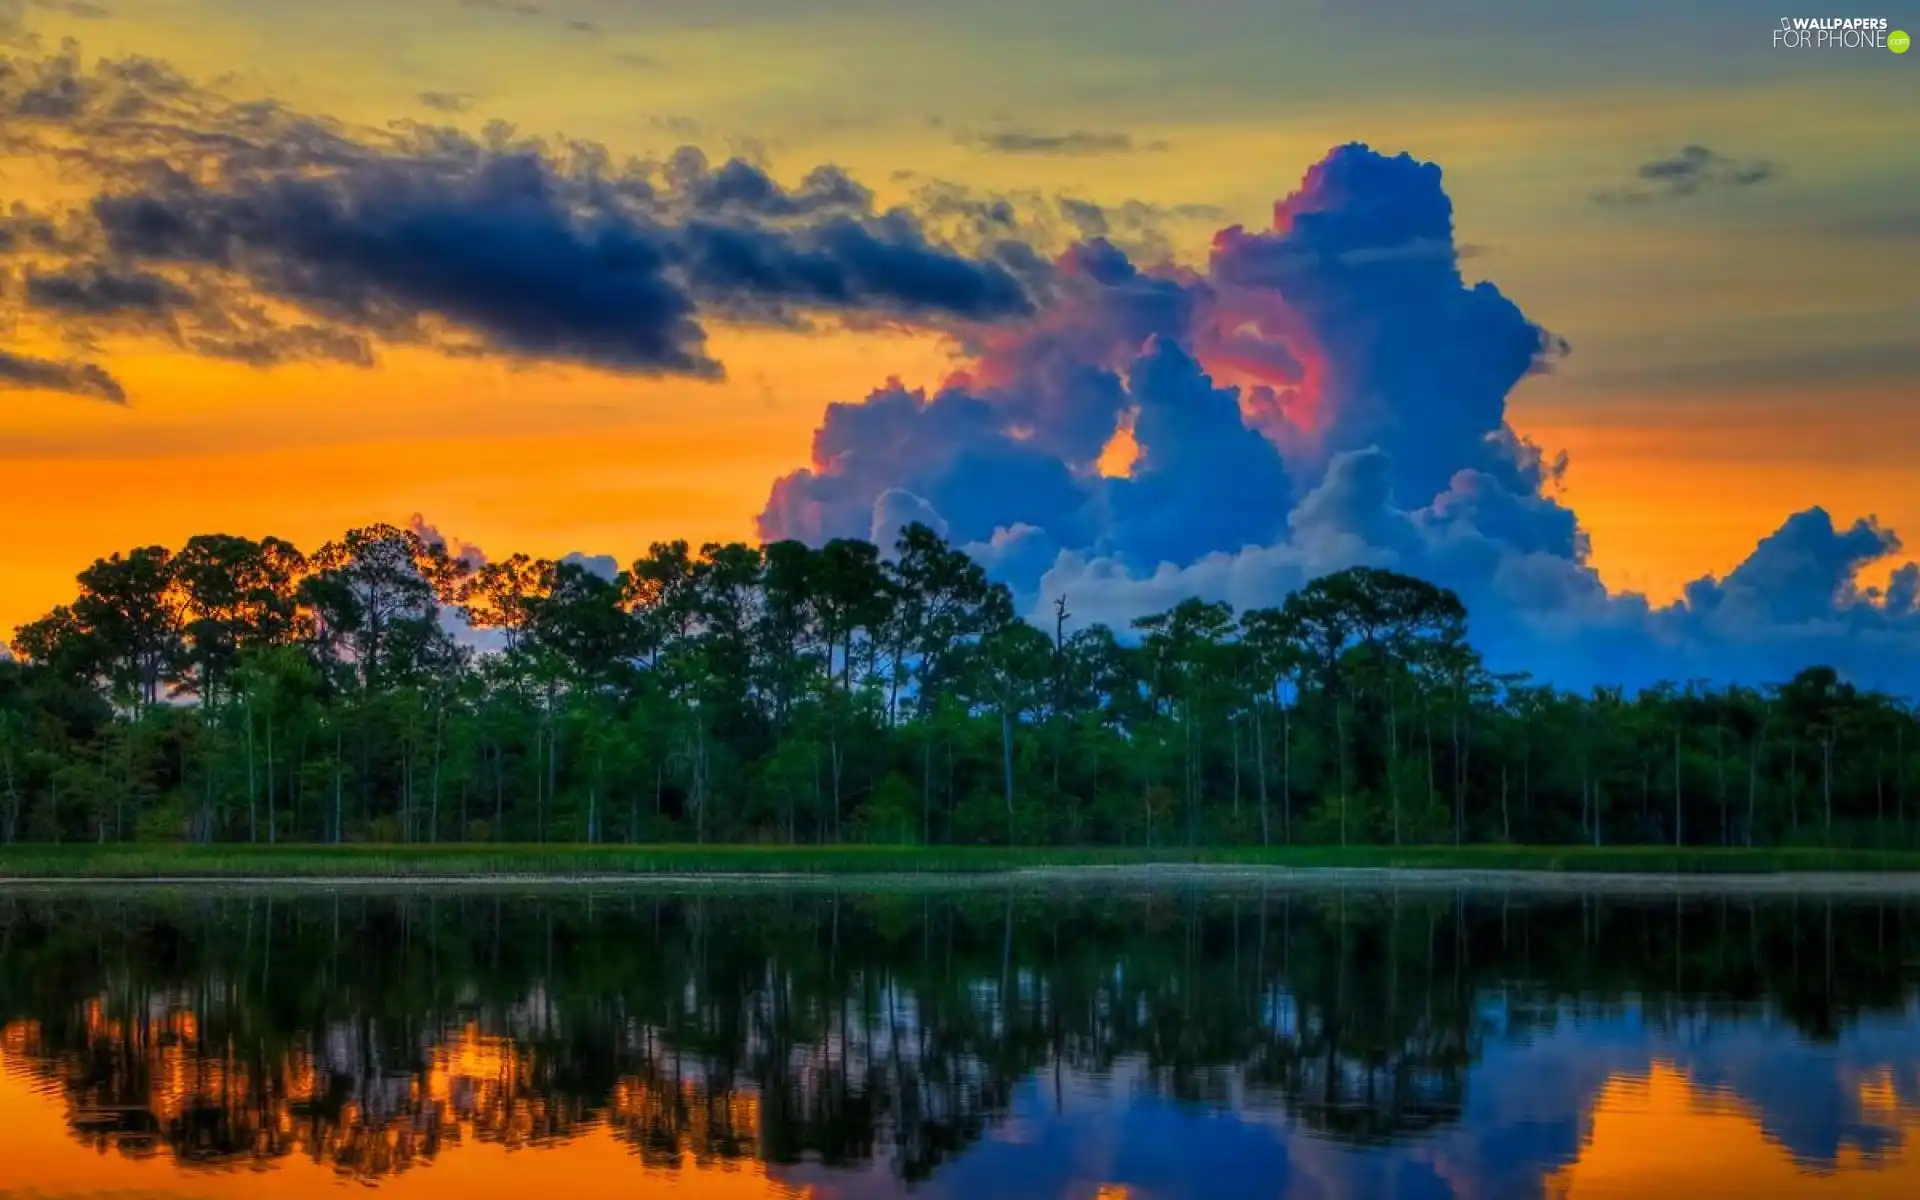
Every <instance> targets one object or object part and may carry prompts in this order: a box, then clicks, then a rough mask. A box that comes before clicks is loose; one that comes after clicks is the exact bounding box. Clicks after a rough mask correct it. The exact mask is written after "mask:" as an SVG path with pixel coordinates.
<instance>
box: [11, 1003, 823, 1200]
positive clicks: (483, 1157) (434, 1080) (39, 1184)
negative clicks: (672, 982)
mask: <svg viewBox="0 0 1920 1200" xmlns="http://www.w3.org/2000/svg"><path fill="white" fill-rule="evenodd" d="M12 1032H14V1033H15V1036H14V1037H12V1038H9V1039H8V1040H9V1042H10V1043H11V1044H15V1045H17V1044H18V1033H17V1031H12ZM16 1059H17V1053H16V1054H14V1055H11V1056H10V1054H9V1051H8V1050H6V1049H0V1196H8V1195H25V1196H35V1195H44V1196H64V1195H75V1194H81V1195H93V1194H108V1195H111V1194H115V1193H126V1194H139V1195H146V1196H169V1197H172V1196H178V1197H183V1198H207V1200H212V1198H216V1197H257V1196H260V1195H262V1194H271V1195H273V1196H276V1197H281V1196H284V1197H288V1198H289V1200H303V1198H308V1197H320V1196H338V1195H339V1194H340V1187H341V1185H342V1183H343V1182H352V1177H351V1176H348V1175H345V1174H343V1173H342V1172H341V1171H339V1170H336V1169H335V1168H334V1167H333V1166H332V1165H331V1164H328V1163H316V1162H314V1161H313V1160H312V1159H311V1158H309V1157H304V1156H302V1155H299V1154H293V1155H287V1156H283V1157H280V1158H278V1159H275V1160H274V1161H273V1162H272V1163H271V1165H263V1166H257V1167H246V1166H236V1167H232V1168H226V1169H183V1168H181V1167H179V1166H177V1165H175V1164H174V1163H173V1162H172V1161H171V1160H170V1159H169V1158H168V1156H167V1155H166V1154H165V1153H164V1152H163V1153H159V1154H154V1155H149V1156H135V1155H128V1154H124V1153H120V1152H116V1151H115V1150H113V1149H104V1150H102V1149H95V1148H94V1147H93V1146H91V1145H87V1144H83V1143H82V1142H80V1141H78V1140H76V1139H75V1137H74V1136H73V1133H72V1131H71V1130H70V1129H69V1127H68V1124H67V1121H68V1113H67V1111H66V1106H65V1105H64V1104H63V1103H62V1101H61V1100H60V1098H59V1097H58V1096H57V1095H48V1094H47V1093H45V1092H44V1091H39V1090H36V1089H35V1087H34V1086H33V1083H32V1079H31V1076H30V1075H29V1074H28V1072H27V1070H26V1069H25V1068H24V1066H23V1064H22V1063H20V1062H19V1061H16ZM173 1061H175V1062H176V1065H178V1060H177V1059H176V1060H173ZM502 1070H503V1064H502V1063H501V1061H500V1060H499V1058H498V1056H497V1055H496V1054H490V1053H489V1052H488V1050H487V1048H486V1047H484V1046H477V1045H474V1044H472V1043H471V1042H469V1043H464V1044H456V1045H454V1046H451V1047H443V1048H442V1050H441V1052H440V1054H439V1055H438V1056H437V1060H436V1063H435V1070H434V1071H433V1073H432V1074H431V1075H430V1077H429V1082H428V1085H427V1086H428V1088H429V1090H431V1091H439V1092H441V1093H442V1096H441V1097H440V1098H444V1092H445V1090H446V1088H447V1078H448V1076H449V1074H452V1075H456V1076H463V1077H466V1078H473V1077H480V1078H485V1077H487V1076H488V1075H489V1074H497V1073H499V1072H501V1071H502ZM160 1086H161V1088H162V1090H163V1091H164V1090H165V1088H166V1084H165V1082H164V1081H161V1082H160ZM201 1086H203V1087H204V1086H205V1081H204V1079H202V1080H201ZM392 1135H393V1131H391V1130H389V1131H388V1135H387V1136H388V1138H389V1140H391V1137H392ZM377 1186H378V1189H379V1192H380V1194H381V1195H383V1196H393V1197H397V1198H402V1200H405V1198H408V1197H436V1198H438V1197H447V1196H458V1197H462V1198H464V1200H526V1198H527V1197H529V1196H540V1195H552V1196H564V1197H568V1198H569V1200H602V1198H606V1200H613V1198H614V1197H619V1198H621V1200H627V1198H630V1197H671V1196H700V1197H711V1198H713V1200H804V1198H806V1197H809V1196H811V1195H812V1191H811V1189H807V1188H795V1187H792V1186H789V1185H787V1184H783V1183H781V1182H779V1181H777V1180H773V1179H769V1178H768V1177H767V1175H766V1173H765V1171H764V1169H763V1168H761V1167H760V1165H759V1164H757V1163H754V1162H751V1161H748V1162H737V1163H727V1164H718V1163H707V1162H701V1161H700V1160H699V1159H698V1158H697V1157H696V1156H695V1155H694V1154H693V1153H692V1152H691V1151H689V1152H686V1153H684V1154H682V1156H681V1159H680V1164H679V1167H678V1169H677V1170H672V1171H664V1170H658V1169H654V1168H651V1167H649V1166H647V1165H645V1164H643V1163H642V1162H641V1161H640V1159H639V1158H638V1156H636V1155H635V1154H634V1153H633V1151H632V1149H631V1147H629V1146H627V1145H624V1144H622V1143H621V1142H620V1141H619V1140H618V1139H616V1138H615V1137H614V1135H613V1133H612V1132H611V1130H609V1129H608V1128H607V1127H606V1126H605V1125H604V1124H598V1123H597V1124H595V1125H593V1126H591V1127H589V1128H588V1129H586V1130H585V1131H583V1132H582V1133H580V1134H579V1135H578V1136H576V1137H573V1138H571V1139H569V1140H568V1141H567V1142H566V1143H565V1145H564V1147H562V1148H558V1149H556V1148H551V1147H544V1148H529V1147H527V1146H525V1145H520V1144H516V1143H514V1142H513V1141H511V1140H510V1141H508V1142H505V1143H502V1142H497V1141H487V1140H481V1139H478V1138H473V1137H468V1138H466V1139H464V1140H462V1141H461V1142H460V1144H458V1145H457V1146H452V1147H443V1148H442V1150H441V1152H440V1153H439V1154H437V1155H435V1156H434V1157H433V1158H432V1159H431V1161H427V1162H417V1163H415V1164H414V1165H412V1166H409V1167H407V1168H405V1169H404V1170H401V1171H399V1172H397V1173H394V1174H385V1175H382V1176H381V1177H380V1179H379V1181H378V1184H377Z"/></svg>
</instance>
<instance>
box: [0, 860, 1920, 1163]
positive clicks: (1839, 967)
mask: <svg viewBox="0 0 1920 1200" xmlns="http://www.w3.org/2000/svg"><path fill="white" fill-rule="evenodd" d="M1917 974H1920V907H1917V906H1914V905H1911V904H1908V903H1905V902H1898V903H1895V902H1889V903H1879V904H1875V903H1870V902H1869V903H1861V902H1857V901H1842V900H1834V901H1827V900H1825V899H1820V898H1802V899H1800V900H1799V901H1797V902H1795V901H1775V900H1761V901H1749V900H1745V899H1737V900H1727V901H1724V902H1723V901H1720V900H1715V899H1707V900H1700V899H1689V900H1686V901H1683V902H1676V901H1675V900H1673V899H1671V898H1664V899H1659V900H1649V901H1647V902H1644V903H1633V902H1624V903H1623V902H1620V901H1613V900H1609V901H1600V900H1596V899H1582V898H1581V897H1578V896H1573V897H1539V898H1531V899H1528V898H1522V897H1519V896H1507V897H1502V896H1499V895H1488V896H1478V897H1476V896H1460V895H1455V894H1453V893H1443V894H1437V893H1417V892H1407V893H1400V894H1397V895H1396V894H1383V893H1369V892H1358V891H1351V892H1345V893H1314V892H1302V891H1282V890H1274V891H1268V892H1264V893H1263V892H1260V891H1257V890H1255V891H1246V890H1242V891H1238V892H1233V891H1211V890H1209V891H1194V892H1186V891H1156V892H1151V893H1144V894H1126V895H1121V894H1112V893H1093V892H1062V891H1055V892H1044V893H1042V892H1022V893H1013V894H1007V893H1000V892H982V891H973V892H968V893H955V894H944V893H921V892H903V893H891V894H884V895H858V894H842V895H837V896H836V895H833V894H830V893H826V892H806V893H795V894H776V893H761V894H756V895H745V896H740V895H735V896H727V895H723V894H721V893H717V892H707V893H698V892H682V893H679V894H674V893H668V892H657V891H635V892H614V893H599V894H595V895H592V896H588V895H585V894H582V893H578V892H568V893H547V894H544V895H542V894H499V895H495V894H491V893H476V892H440V893H416V894H412V895H377V894H367V893H361V892H354V891H347V892H341V893H303V894H297V895H296V894H276V895H272V896H269V895H267V894H265V893H255V894H251V895H249V894H247V893H243V892H229V893H224V894H213V895H206V894H201V895H194V894H189V893H184V892H179V893H170V894H158V893H140V894H136V893H119V894H103V893H92V894H86V893H51V892H49V893H39V894H26V893H21V894H12V895H8V894H5V893H0V1026H3V1028H0V1196H7V1197H26V1196H37V1197H45V1196H60V1197H83V1196H85V1197H105V1196H109V1195H112V1196H120V1197H126V1196H141V1197H147V1198H152V1200H157V1198H161V1197H165V1198H169V1200H171V1198H185V1197H193V1198H195V1200H203V1198H210V1197H228V1196H273V1197H290V1198H298V1197H305V1196H320V1195H329V1196H332V1195H339V1194H342V1193H341V1189H342V1187H362V1186H364V1187H365V1188H371V1189H372V1190H374V1191H377V1192H379V1193H381V1194H383V1195H385V1196H392V1197H459V1198H460V1200H485V1198H488V1197H515V1198H516V1200H525V1198H526V1197H536V1196H541V1197H543V1196H552V1197H555V1198H556V1200H591V1198H596V1197H616V1196H617V1197H623V1198H629V1200H630V1198H633V1197H653V1196H679V1195H686V1196H714V1197H742V1198H745V1197H789V1196H794V1197H797V1196H809V1197H842V1196H844V1197H859V1198H874V1200H879V1198H884V1197H893V1196H901V1195H907V1194H914V1195H925V1196H930V1197H955V1198H960V1197H966V1198H972V1197H1084V1198H1092V1197H1206V1198H1207V1200H1228V1198H1231V1197H1255V1196H1259V1197H1272V1196H1288V1197H1336V1196H1339V1197H1344V1196H1359V1197H1376V1196H1378V1197H1390V1196H1410V1197H1441V1196H1458V1197H1472V1198H1476V1200H1479V1198H1505V1197H1521V1196H1529V1195H1535V1196H1554V1197H1562V1196H1566V1197H1587V1196H1608V1195H1632V1196H1635V1197H1641V1198H1644V1197H1650V1196H1665V1195H1688V1196H1723V1195H1724V1196H1738V1197H1742V1198H1743V1200H1752V1198H1757V1197H1769V1196H1785V1197H1793V1196H1800V1195H1808V1196H1903V1197H1904V1196H1914V1195H1920V1006H1917V1005H1916V1001H1915V990H1914V983H1915V977H1916V975H1917Z"/></svg>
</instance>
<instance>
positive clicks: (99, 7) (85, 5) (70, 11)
mask: <svg viewBox="0 0 1920 1200" xmlns="http://www.w3.org/2000/svg"><path fill="white" fill-rule="evenodd" d="M32 3H33V7H35V8H37V9H39V10H40V11H42V12H51V13H60V14H61V15H63V16H68V17H77V18H79V19H80V20H82V21H99V20H103V19H104V18H107V17H111V16H112V15H113V10H112V9H110V8H108V7H107V6H106V5H104V4H95V3H94V2H93V0H32Z"/></svg>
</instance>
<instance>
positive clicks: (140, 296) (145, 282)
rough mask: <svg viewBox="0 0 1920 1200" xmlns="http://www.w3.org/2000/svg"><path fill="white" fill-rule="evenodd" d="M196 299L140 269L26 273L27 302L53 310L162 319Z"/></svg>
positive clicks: (168, 281) (99, 268)
mask: <svg viewBox="0 0 1920 1200" xmlns="http://www.w3.org/2000/svg"><path fill="white" fill-rule="evenodd" d="M193 302H194V297H193V293H191V292H189V291H188V290H187V289H185V288H183V287H181V286H180V285H178V284H176V283H174V282H173V281H172V280H169V279H166V278H164V277H162V276H159V275H152V274H147V273H145V272H140V271H131V272H124V273H122V272H115V271H111V270H108V269H106V268H104V267H100V266H85V267H74V268H70V269H68V270H65V271H60V272H56V273H54V274H50V275H41V274H37V273H30V274H28V276H27V303H29V304H31V305H33V306H34V307H36V308H40V309H45V310H48V311H51V312H61V313H72V314H76V315H82V316H108V315H113V314H126V315H131V316H136V317H147V318H161V317H165V316H166V315H167V314H169V313H171V312H174V311H176V310H179V309H182V308H186V307H189V306H190V305H192V304H193Z"/></svg>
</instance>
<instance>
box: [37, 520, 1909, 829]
mask: <svg viewBox="0 0 1920 1200" xmlns="http://www.w3.org/2000/svg"><path fill="white" fill-rule="evenodd" d="M1049 605H1050V609H1051V613H1052V619H1051V620H1050V621H1049V622H1048V623H1047V625H1045V626H1043V625H1041V624H1036V623H1035V622H1033V621H1030V620H1028V619H1025V618H1024V617H1023V616H1022V615H1021V614H1020V613H1019V612H1018V611H1017V609H1016V605H1015V602H1014V599H1013V597H1012V595H1011V593H1010V592H1009V591H1008V589H1007V588H1006V587H1005V586H1004V585H1001V584H999V583H996V582H994V581H992V580H990V579H989V578H988V576H987V573H986V571H985V570H984V568H983V567H982V566H981V564H979V563H978V562H976V561H975V560H973V559H972V558H970V557H969V556H968V555H967V554H965V553H964V552H963V551H961V550H960V549H958V548H956V547H954V546H951V545H948V544H947V543H946V542H944V541H943V540H942V538H941V537H940V536H939V535H938V534H936V533H935V532H934V531H932V530H930V529H928V528H926V527H925V526H920V525H909V526H907V527H906V528H905V529H904V530H903V531H902V532H901V534H900V537H899V539H898V542H897V544H896V545H894V546H892V547H887V548H883V547H880V546H877V545H874V544H873V543H870V542H865V541H858V540H835V541H831V542H828V543H827V544H825V545H824V546H820V547H817V548H815V547H809V546H806V545H803V544H801V543H798V542H790V541H783V542H776V543H772V544H769V545H766V546H758V547H757V546H751V545H745V544H738V543H735V544H726V545H719V544H709V545H706V546H703V547H700V548H698V549H697V550H696V549H693V548H691V547H689V546H688V545H687V543H685V542H670V543H659V544H655V545H654V546H652V547H651V549H650V550H649V551H648V553H647V554H646V555H645V556H643V557H641V558H639V559H638V560H636V561H635V562H633V563H632V564H631V565H630V566H629V567H628V568H627V569H625V570H621V571H613V570H609V569H606V568H605V566H604V565H603V564H601V563H597V562H594V561H590V560H582V559H579V558H577V557H575V556H570V557H569V558H567V559H563V560H560V561H550V560H543V559H536V558H532V557H529V556H526V555H515V556H513V557H511V558H505V559H498V560H493V561H487V560H484V559H482V558H481V556H479V555H477V554H475V553H472V552H467V551H462V552H459V553H454V552H450V551H449V549H448V547H447V546H446V545H445V543H444V542H442V541H440V540H438V539H437V538H436V537H434V536H433V535H431V533H430V531H428V532H423V531H422V530H421V529H419V528H412V527H409V528H401V527H396V526H391V525H374V526H369V527H365V528H360V529H355V530H352V531H350V532H348V533H346V534H345V535H344V536H342V537H340V538H339V539H337V540H335V541H331V542H328V543H327V544H325V545H323V546H321V547H320V548H318V549H317V550H315V551H313V552H312V553H310V554H308V553H303V552H302V551H301V550H299V549H298V548H296V547H295V546H293V545H291V544H289V543H288V542H285V541H281V540H278V539H275V538H267V539H264V540H258V541H256V540H252V539H248V538H243V537H237V536H229V535H207V536H199V537H195V538H193V539H191V540H189V541H188V542H187V543H186V544H185V545H184V546H182V547H180V548H179V549H177V550H173V549H168V548H165V547H160V546H150V547H145V548H140V549H135V550H132V551H130V552H124V553H116V554H113V555H112V556H110V557H107V558H102V559H99V560H98V561H96V562H94V563H93V565H92V566H90V567H88V568H87V569H86V570H84V571H82V572H81V573H80V575H79V577H78V579H77V591H76V594H75V595H74V597H73V599H72V600H71V602H70V603H68V604H65V605H62V606H60V607H58V608H56V609H55V610H54V611H53V612H51V613H49V614H47V615H46V616H45V617H43V618H41V619H39V620H37V621H34V622H32V623H30V624H27V625H24V626H22V627H20V628H19V629H18V630H16V631H15V633H14V637H13V640H12V643H11V651H12V653H11V656H10V657H8V658H5V659H0V841H5V842H40V843H49V842H78V841H92V842H122V841H135V840H141V841H155V842H169V841H171V842H180V841H187V842H203V843H212V842H240V843H259V844H267V843H422V844H424V843H453V842H502V843H504V842H514V843H525V842H544V843H607V844H618V843H694V842H699V843H720V842H745V843H777V844H794V845H800V844H836V843H851V842H867V843H884V844H891V845H915V844H927V845H933V844H941V845H964V844H1000V845H1027V846H1046V845H1133V846H1167V847H1173V846H1201V845H1273V846H1279V845H1303V844H1318V845H1362V844H1382V845H1414V844H1465V843H1486V842H1506V843H1514V844H1551V845H1594V846H1599V845H1617V844H1643V845H1671V846H1762V845H1766V846H1780V845H1832V846H1860V845H1871V846H1890V845H1912V844H1915V842H1916V841H1920V839H1916V838H1915V836H1914V830H1915V823H1914V814H1913V813H1912V812H1911V811H1910V809H1911V808H1912V807H1913V806H1912V804H1911V800H1912V797H1911V795H1910V792H1911V791H1912V789H1913V783H1914V779H1915V776H1916V775H1917V774H1920V713H1917V712H1916V710H1915V708H1914V707H1912V706H1911V705H1910V704H1909V703H1907V702H1906V701H1904V700H1902V699H1898V698H1895V697H1891V696H1887V695H1883V694H1879V693H1874V692H1869V691H1865V690H1862V689H1858V688H1856V687H1854V686H1852V685H1851V684H1849V683H1847V682H1846V681H1845V680H1843V679H1841V678H1839V677H1838V676H1837V675H1836V674H1835V672H1833V671H1832V670H1830V669H1827V668H1823V667H1811V668H1809V669H1807V670H1805V671H1802V672H1801V673H1800V674H1798V675H1797V676H1795V677H1794V678H1792V679H1788V680H1782V681H1780V682H1779V683H1777V684H1776V685H1774V686H1769V687H1764V688H1755V687H1745V686H1713V685H1708V684H1705V683H1701V682H1698V681H1693V682H1685V683H1682V682H1675V683H1673V684H1667V685H1662V686H1659V687H1655V688H1650V689H1646V690H1643V691H1639V692H1634V693H1628V692H1625V691H1623V690H1620V689H1606V688H1602V689H1596V690H1594V691H1592V692H1589V693H1577V692H1573V691H1569V690H1564V689H1560V688H1556V687H1554V686H1552V685H1550V684H1548V683H1543V682H1540V681H1537V680H1535V679H1533V678H1530V677H1528V676H1525V675H1512V674H1499V673H1495V672H1493V671H1491V670H1490V669H1489V668H1488V666H1487V665H1486V664H1485V663H1484V662H1483V661H1482V659H1481V657H1480V656H1479V655H1478V654H1477V653H1476V651H1475V650H1474V648H1473V646H1472V645H1471V644H1470V642H1469V639H1468V620H1467V612H1466V610H1465V608H1464V606H1463V605H1462V603H1461V601H1460V599H1459V598H1458V597H1457V596H1456V595H1454V594H1453V593H1451V592H1449V591H1447V590H1445V589H1443V588H1439V587H1436V586H1434V585H1432V584H1430V583H1427V582H1425V581H1422V580H1419V579H1415V578H1411V577H1408V576H1405V575H1400V574H1396V573H1394V572H1391V571H1386V570H1380V569H1375V568H1364V567H1363V568H1354V569H1350V570H1346V571H1341V572H1338V573H1336V574H1332V575H1328V576H1325V577H1322V578H1320V579H1318V580H1315V581H1314V582H1312V583H1311V584H1309V585H1308V586H1306V587H1305V588H1303V589H1301V590H1300V591H1298V592H1295V593H1293V594H1292V595H1290V596H1288V597H1287V598H1286V600H1285V601H1284V603H1282V604H1279V605H1277V606H1275V607H1271V608H1261V609H1253V610H1248V611H1242V612H1237V613H1236V612H1235V611H1233V610H1232V609H1231V608H1229V607H1228V606H1226V605H1224V604H1216V603H1207V602H1203V601H1200V600H1187V601H1183V602H1181V603H1180V604H1178V605H1176V606H1175V607H1174V608H1172V609H1171V610H1169V611H1166V612H1162V613H1158V614H1155V615H1152V616H1148V617H1144V618H1142V619H1139V620H1136V621H1134V622H1133V623H1132V625H1131V627H1129V628H1126V629H1113V628H1109V627H1106V626H1103V625H1098V624H1095V625H1089V626H1084V627H1073V613H1072V607H1071V606H1072V597H1070V596H1060V597H1052V598H1049Z"/></svg>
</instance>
